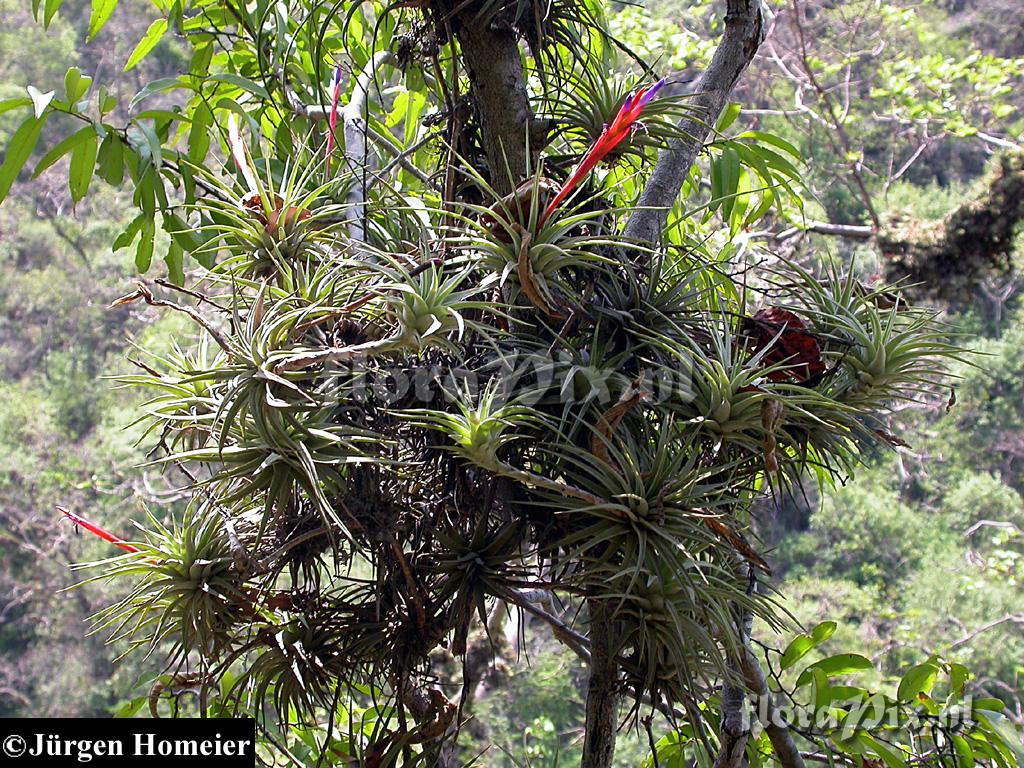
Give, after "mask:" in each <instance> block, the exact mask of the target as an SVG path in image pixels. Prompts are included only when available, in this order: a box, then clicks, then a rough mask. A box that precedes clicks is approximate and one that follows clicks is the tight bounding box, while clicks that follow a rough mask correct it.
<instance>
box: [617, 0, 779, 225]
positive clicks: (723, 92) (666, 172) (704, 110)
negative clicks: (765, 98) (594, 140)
mask: <svg viewBox="0 0 1024 768" xmlns="http://www.w3.org/2000/svg"><path fill="white" fill-rule="evenodd" d="M764 32H765V29H764V9H763V6H762V4H761V0H727V2H726V14H725V34H724V35H722V41H721V42H720V43H719V44H718V49H717V50H716V51H715V55H714V56H713V57H712V59H711V63H710V64H709V65H708V68H707V69H706V70H704V74H702V75H701V77H700V80H699V81H698V82H697V88H696V93H695V95H694V97H693V100H692V102H691V105H692V106H693V107H694V108H695V109H696V111H697V114H698V116H697V117H684V118H683V119H682V120H680V121H679V129H680V131H681V132H682V137H681V138H677V139H674V140H673V141H672V142H671V143H670V144H669V146H668V147H666V148H665V149H663V150H662V151H661V153H660V154H659V155H658V161H657V163H656V164H655V166H654V170H653V171H652V172H651V176H650V178H649V179H648V181H647V185H646V186H645V187H644V191H643V192H642V193H641V195H640V200H639V202H638V206H639V207H638V208H637V210H636V211H635V212H634V213H633V215H632V216H631V217H630V219H629V222H628V223H627V224H626V229H625V232H624V234H625V235H626V237H628V238H631V239H634V240H637V241H641V242H649V243H652V242H658V241H659V240H660V238H661V231H662V229H663V228H664V226H665V222H666V221H667V220H668V214H669V210H670V209H671V207H672V204H673V203H674V202H675V199H676V197H677V196H678V195H679V190H680V189H681V188H682V185H683V182H684V181H685V180H686V176H687V174H688V173H689V171H690V167H691V166H692V165H693V163H694V161H695V160H696V159H697V155H698V154H700V151H701V150H702V149H703V148H704V141H705V139H706V138H707V136H708V134H709V133H710V132H711V126H712V125H714V123H715V121H716V120H717V119H718V115H719V114H720V113H721V112H722V109H724V107H725V105H726V102H727V101H728V98H729V94H730V93H731V92H732V89H733V88H734V87H735V85H736V82H737V81H738V80H739V78H740V75H741V74H743V71H744V70H745V69H746V68H747V65H748V64H750V61H751V60H752V59H753V58H754V54H755V53H756V52H757V49H758V47H759V46H760V45H761V42H762V41H763V40H764Z"/></svg>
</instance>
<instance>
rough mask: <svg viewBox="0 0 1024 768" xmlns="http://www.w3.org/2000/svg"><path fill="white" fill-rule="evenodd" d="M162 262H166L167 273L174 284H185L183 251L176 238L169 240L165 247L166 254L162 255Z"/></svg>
mask: <svg viewBox="0 0 1024 768" xmlns="http://www.w3.org/2000/svg"><path fill="white" fill-rule="evenodd" d="M164 263H165V264H167V275H168V277H170V278H171V282H172V283H174V284H175V285H184V284H185V269H184V264H185V252H184V251H183V250H182V249H181V246H180V245H178V241H177V240H171V244H170V246H168V248H167V255H166V256H164Z"/></svg>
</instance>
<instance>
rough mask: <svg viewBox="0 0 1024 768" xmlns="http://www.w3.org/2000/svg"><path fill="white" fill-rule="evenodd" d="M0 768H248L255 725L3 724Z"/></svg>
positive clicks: (46, 720)
mask: <svg viewBox="0 0 1024 768" xmlns="http://www.w3.org/2000/svg"><path fill="white" fill-rule="evenodd" d="M0 764H4V765H10V766H15V765H18V766H22V765H23V766H25V768H29V767H30V766H31V767H32V768H44V767H49V766H54V767H56V766H72V765H75V766H77V765H86V764H88V765H92V766H125V767H126V768H127V766H137V765H145V766H146V768H162V767H163V766H172V765H174V766H184V765H188V766H217V767H218V768H234V767H237V768H242V767H243V766H245V768H252V766H254V765H255V764H256V725H255V722H254V721H253V720H251V719H195V720H192V719H168V720H148V719H147V720H142V719H139V720H130V719H108V720H104V719H63V718H33V719H24V720H2V721H0Z"/></svg>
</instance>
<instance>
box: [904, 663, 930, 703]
mask: <svg viewBox="0 0 1024 768" xmlns="http://www.w3.org/2000/svg"><path fill="white" fill-rule="evenodd" d="M938 675H939V665H938V664H934V663H932V662H926V663H924V664H918V665H917V666H914V667H911V668H910V669H908V670H907V672H906V674H904V675H903V679H902V680H900V687H899V689H898V690H897V692H896V697H897V698H898V699H899V700H900V701H913V700H914V699H915V698H917V694H919V693H928V692H929V691H931V689H932V686H933V685H935V679H936V678H937V677H938Z"/></svg>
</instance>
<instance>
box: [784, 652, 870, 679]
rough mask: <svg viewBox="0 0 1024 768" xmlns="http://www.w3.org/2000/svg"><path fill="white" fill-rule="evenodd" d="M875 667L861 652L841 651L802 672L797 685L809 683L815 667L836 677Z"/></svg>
mask: <svg viewBox="0 0 1024 768" xmlns="http://www.w3.org/2000/svg"><path fill="white" fill-rule="evenodd" d="M874 668H875V665H874V664H872V663H871V660H870V659H866V658H864V657H863V656H861V655H860V654H859V653H841V654H838V655H836V656H829V657H827V658H824V659H822V660H821V661H816V662H814V663H813V664H811V665H810V666H809V667H807V668H806V669H805V670H804V671H803V672H802V673H801V674H800V677H799V678H798V679H797V681H796V685H797V687H798V688H799V687H800V686H803V685H806V684H807V683H809V682H810V681H811V678H812V676H813V674H814V672H813V670H815V669H820V670H822V671H823V672H824V673H825V674H826V675H828V676H829V677H835V676H836V675H848V674H851V673H852V672H862V671H864V670H866V669H874Z"/></svg>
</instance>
